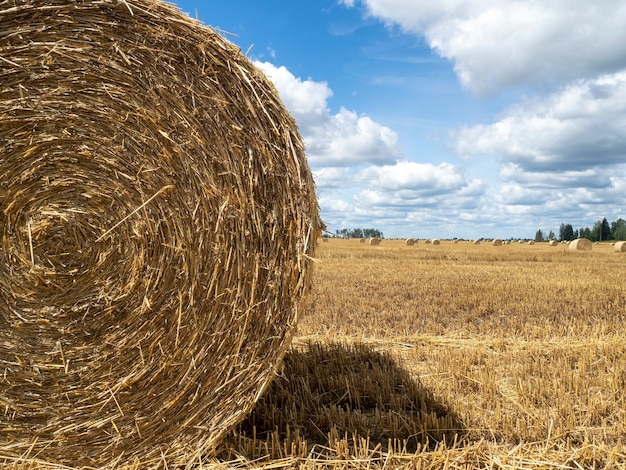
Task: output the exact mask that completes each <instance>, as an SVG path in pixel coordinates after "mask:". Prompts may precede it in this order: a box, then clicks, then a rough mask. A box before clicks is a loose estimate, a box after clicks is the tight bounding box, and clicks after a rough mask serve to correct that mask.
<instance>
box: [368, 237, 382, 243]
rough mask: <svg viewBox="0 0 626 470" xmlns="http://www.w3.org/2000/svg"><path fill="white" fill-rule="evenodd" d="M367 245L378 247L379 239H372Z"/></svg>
mask: <svg viewBox="0 0 626 470" xmlns="http://www.w3.org/2000/svg"><path fill="white" fill-rule="evenodd" d="M369 244H370V245H380V238H378V237H372V238H370V239H369Z"/></svg>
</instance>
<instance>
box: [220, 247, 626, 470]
mask: <svg viewBox="0 0 626 470" xmlns="http://www.w3.org/2000/svg"><path fill="white" fill-rule="evenodd" d="M320 247H321V248H320V249H319V255H318V258H319V262H318V263H317V265H316V268H315V275H314V294H313V298H312V304H311V306H310V309H309V311H308V313H307V314H306V316H305V317H304V318H302V320H301V322H300V326H299V335H298V337H297V338H296V340H295V343H294V345H293V347H292V350H291V351H290V352H289V353H288V354H287V356H286V358H285V363H284V366H283V369H282V371H281V376H280V377H279V378H278V379H277V380H276V381H275V382H274V383H273V385H272V387H271V388H270V389H269V390H268V391H267V393H266V395H265V396H264V397H263V398H262V400H261V401H260V402H259V403H258V405H257V407H256V409H255V410H254V412H253V414H252V415H251V416H250V418H249V419H248V420H247V421H246V422H245V423H243V424H242V425H241V426H240V427H239V429H238V430H237V431H236V432H234V433H233V434H232V435H231V436H230V438H229V439H228V440H227V442H226V443H225V444H224V445H223V446H222V447H221V448H220V452H221V454H222V455H221V462H228V465H227V466H230V467H232V466H239V467H241V468H251V467H264V468H293V467H299V468H342V469H343V468H356V469H365V468H373V467H377V468H421V469H428V468H450V469H474V468H493V469H495V468H497V469H538V468H561V469H589V468H595V469H601V468H626V330H625V329H624V325H625V322H626V284H625V283H624V272H625V270H626V255H624V254H621V253H615V252H614V250H613V247H612V246H611V245H609V244H599V245H594V246H593V250H592V251H591V252H577V251H572V250H568V247H567V245H558V246H549V245H548V244H547V243H537V244H534V245H527V244H523V245H521V244H512V245H505V246H491V245H490V244H486V243H485V244H481V245H474V244H473V243H471V242H459V243H458V244H453V243H452V242H446V241H442V243H441V245H439V246H433V245H425V244H423V243H418V244H416V245H414V246H407V245H406V244H405V241H404V240H398V241H392V240H383V242H382V243H381V244H380V245H379V246H370V245H367V244H361V243H359V241H358V240H338V239H337V240H335V239H332V240H330V241H329V243H324V244H321V245H320ZM215 464H217V462H215ZM224 465H225V466H226V464H224Z"/></svg>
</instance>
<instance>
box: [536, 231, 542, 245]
mask: <svg viewBox="0 0 626 470" xmlns="http://www.w3.org/2000/svg"><path fill="white" fill-rule="evenodd" d="M535 241H536V242H539V243H540V242H542V241H543V232H542V231H541V229H539V230H537V232H535Z"/></svg>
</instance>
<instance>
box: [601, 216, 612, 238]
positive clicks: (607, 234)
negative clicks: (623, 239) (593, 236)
mask: <svg viewBox="0 0 626 470" xmlns="http://www.w3.org/2000/svg"><path fill="white" fill-rule="evenodd" d="M610 238H611V226H610V225H609V223H608V222H607V220H606V217H604V218H603V219H602V223H601V224H600V241H605V240H609V239H610Z"/></svg>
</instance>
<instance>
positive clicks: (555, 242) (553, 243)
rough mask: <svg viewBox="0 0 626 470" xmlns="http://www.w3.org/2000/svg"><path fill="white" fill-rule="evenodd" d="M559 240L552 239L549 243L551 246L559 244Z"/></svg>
mask: <svg viewBox="0 0 626 470" xmlns="http://www.w3.org/2000/svg"><path fill="white" fill-rule="evenodd" d="M558 244H559V242H557V241H556V240H550V242H549V243H548V245H550V246H558Z"/></svg>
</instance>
